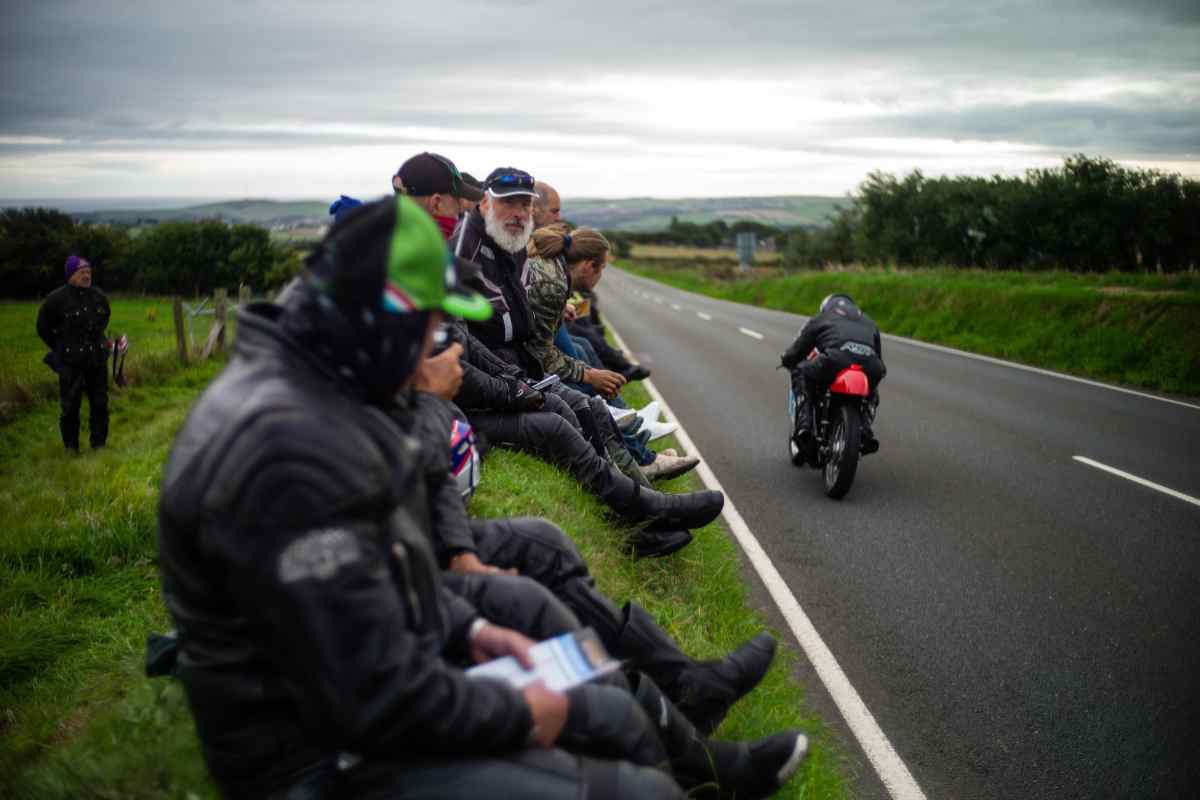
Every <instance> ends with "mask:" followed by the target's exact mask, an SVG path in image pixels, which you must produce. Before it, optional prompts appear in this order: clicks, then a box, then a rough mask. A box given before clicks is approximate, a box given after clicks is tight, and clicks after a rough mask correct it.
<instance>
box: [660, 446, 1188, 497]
mask: <svg viewBox="0 0 1200 800" xmlns="http://www.w3.org/2000/svg"><path fill="white" fill-rule="evenodd" d="M676 435H678V432H676ZM1071 457H1072V458H1074V459H1075V460H1076V461H1078V462H1079V463H1080V464H1087V465H1088V466H1089V467H1095V468H1096V469H1101V470H1104V471H1105V472H1108V473H1110V474H1112V475H1116V476H1117V477H1118V478H1124V479H1125V480H1127V481H1133V482H1134V483H1137V484H1140V485H1142V486H1145V487H1148V488H1150V489H1154V490H1156V491H1159V492H1162V493H1163V494H1169V495H1170V496H1171V497H1174V498H1175V499H1176V500H1182V501H1183V502H1185V503H1191V504H1192V505H1194V506H1200V500H1197V499H1196V498H1195V497H1192V496H1190V495H1186V494H1184V493H1183V492H1177V491H1175V490H1174V489H1170V488H1168V487H1166V486H1163V485H1161V484H1158V483H1155V482H1154V481H1148V480H1146V479H1145V478H1139V477H1138V476H1137V475H1131V474H1130V473H1128V472H1125V471H1124V470H1120V469H1117V468H1116V467H1110V466H1108V465H1107V464H1101V463H1100V462H1099V461H1093V460H1092V459H1090V458H1087V457H1086V456H1071Z"/></svg>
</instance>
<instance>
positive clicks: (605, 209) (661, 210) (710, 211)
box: [74, 195, 847, 231]
mask: <svg viewBox="0 0 1200 800" xmlns="http://www.w3.org/2000/svg"><path fill="white" fill-rule="evenodd" d="M846 202H847V201H846V200H845V198H838V197H820V196H811V195H796V196H790V197H696V198H682V199H661V198H653V197H634V198H627V199H621V200H605V199H586V198H584V199H570V200H569V201H568V202H567V203H565V205H564V208H563V212H564V216H565V217H566V218H567V219H570V220H571V221H572V222H574V223H575V224H577V225H588V226H591V227H594V228H603V229H606V230H627V231H656V230H663V229H665V228H666V227H667V226H668V225H669V224H670V223H671V217H678V218H679V219H680V220H681V221H684V222H696V223H701V224H703V223H706V222H711V221H713V220H716V219H723V220H725V221H726V222H730V223H732V222H736V221H738V220H754V221H756V222H763V223H766V224H769V225H778V226H780V227H784V228H793V227H797V226H807V227H814V226H821V225H825V224H826V223H827V221H828V219H827V218H828V216H829V215H830V214H831V213H833V211H834V210H835V209H836V208H837V206H838V205H845V204H846ZM328 211H329V204H328V203H326V202H324V201H318V200H299V201H279V200H265V199H249V200H233V201H230V202H224V203H204V204H201V205H190V206H184V207H181V208H136V209H120V208H108V209H105V210H100V211H84V212H77V213H75V214H74V216H75V217H77V218H78V219H80V220H81V221H84V222H102V223H113V224H118V225H152V224H154V223H156V222H167V221H170V220H196V219H213V218H216V219H222V220H225V221H226V222H231V223H237V222H250V223H254V224H257V225H263V226H265V227H269V228H272V227H273V228H294V227H304V226H316V225H323V224H325V223H327V222H328V221H329V214H328Z"/></svg>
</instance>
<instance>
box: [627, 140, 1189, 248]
mask: <svg viewBox="0 0 1200 800" xmlns="http://www.w3.org/2000/svg"><path fill="white" fill-rule="evenodd" d="M741 231H753V232H754V233H755V234H757V235H758V237H759V238H760V239H761V238H767V237H774V238H775V239H776V240H777V241H778V242H780V243H783V248H782V250H783V265H784V267H785V268H790V269H804V268H809V269H813V268H820V267H824V266H827V265H830V264H855V263H857V264H868V265H898V266H906V267H922V266H950V267H979V268H985V269H1067V270H1073V271H1077V272H1091V271H1097V272H1104V271H1108V270H1121V271H1130V272H1134V271H1147V272H1148V271H1161V272H1179V271H1183V270H1191V269H1195V268H1196V267H1197V266H1200V181H1196V180H1193V179H1189V178H1184V177H1182V176H1180V175H1175V174H1165V173H1162V172H1159V171H1156V170H1146V169H1130V168H1128V167H1123V166H1121V165H1119V164H1117V163H1115V162H1113V161H1111V160H1109V159H1105V158H1094V157H1089V156H1086V155H1076V156H1072V157H1070V158H1067V159H1065V160H1064V162H1063V164H1062V166H1061V167H1054V168H1048V169H1034V170H1029V171H1027V172H1026V173H1025V174H1024V176H1021V177H1005V176H999V175H996V176H993V177H990V178H982V177H942V178H928V177H926V176H925V175H924V174H923V173H922V172H921V171H920V170H917V171H914V172H912V173H910V174H909V175H907V176H905V177H903V178H897V177H895V176H894V175H891V174H888V173H884V172H872V173H870V174H869V175H868V176H867V178H866V180H865V181H863V183H862V184H861V185H860V186H859V187H858V189H857V190H856V191H855V192H853V193H852V194H851V195H850V196H849V197H848V198H847V202H846V204H845V205H843V206H842V207H840V208H839V209H838V210H837V212H835V213H834V214H833V215H831V216H830V218H829V220H828V223H827V224H826V225H823V226H807V227H798V228H791V229H786V230H785V229H781V228H777V227H773V226H771V225H766V224H763V223H759V222H752V221H746V220H742V221H738V222H735V223H733V224H727V223H725V222H724V221H722V220H715V221H713V222H708V223H695V222H684V221H681V220H679V219H678V218H672V219H671V224H670V226H669V227H668V228H667V229H666V230H661V231H653V232H630V231H612V232H606V235H607V236H609V239H610V241H612V243H613V246H614V250H616V255H617V256H618V257H628V256H629V255H630V251H631V245H632V244H635V243H645V244H671V245H691V246H694V247H722V246H724V247H729V246H732V244H733V241H734V239H735V238H736V234H737V233H739V232H741Z"/></svg>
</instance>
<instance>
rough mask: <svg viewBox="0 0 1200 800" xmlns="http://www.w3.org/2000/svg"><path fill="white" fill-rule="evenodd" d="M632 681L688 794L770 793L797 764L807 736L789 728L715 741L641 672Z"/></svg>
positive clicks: (745, 797) (745, 798) (740, 796)
mask: <svg viewBox="0 0 1200 800" xmlns="http://www.w3.org/2000/svg"><path fill="white" fill-rule="evenodd" d="M632 680H633V681H634V682H635V683H636V686H633V687H632V688H633V692H634V697H636V698H637V701H638V705H640V706H641V707H642V710H643V711H645V712H646V716H647V717H649V718H650V720H651V721H652V722H653V723H654V725H655V727H656V728H657V729H658V735H659V737H660V738H661V739H662V743H663V746H664V747H665V748H666V751H667V756H668V757H669V758H670V760H671V771H672V773H674V775H675V780H676V781H677V782H678V783H679V785H680V786H681V787H683V789H685V790H686V791H687V792H688V797H692V798H695V797H717V798H730V800H735V799H736V800H755V799H756V798H762V797H770V796H771V795H772V794H774V793H775V791H776V790H778V789H779V787H781V786H782V785H783V784H784V783H786V782H787V779H788V778H790V777H791V776H792V774H793V773H795V771H796V770H797V769H798V768H799V767H800V764H801V762H802V761H803V760H804V757H805V755H807V754H808V737H807V736H805V735H804V734H803V733H801V732H799V731H787V732H785V733H777V734H775V735H774V736H767V737H765V738H763V739H758V740H756V741H753V742H716V741H712V740H710V739H705V738H703V737H701V735H700V734H699V732H698V731H697V730H696V729H695V728H694V727H693V726H692V724H691V723H690V722H688V720H687V718H686V717H684V716H683V714H681V713H679V710H678V709H677V708H675V707H674V706H673V705H672V704H671V701H670V700H668V699H667V698H666V697H665V696H664V695H663V694H662V692H661V691H659V689H658V687H657V686H655V685H654V681H652V680H650V678H648V677H647V676H645V675H635V676H633V677H632Z"/></svg>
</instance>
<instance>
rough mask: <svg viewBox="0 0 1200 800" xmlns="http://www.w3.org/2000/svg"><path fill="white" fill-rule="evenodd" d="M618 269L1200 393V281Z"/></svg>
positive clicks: (738, 298)
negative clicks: (832, 309) (843, 311)
mask: <svg viewBox="0 0 1200 800" xmlns="http://www.w3.org/2000/svg"><path fill="white" fill-rule="evenodd" d="M620 266H623V267H626V268H629V269H632V270H634V271H635V272H638V273H639V274H642V275H645V276H646V277H649V278H654V279H656V280H661V281H663V282H664V283H669V284H671V285H673V286H678V287H679V288H682V289H687V290H689V291H695V292H700V293H702V294H707V295H709V296H712V297H719V298H721V299H725V300H733V301H735V302H740V303H749V304H752V305H760V306H764V307H767V308H775V309H779V310H782V311H790V312H793V313H796V314H803V315H805V316H808V315H811V314H813V313H815V310H816V308H817V306H818V305H819V303H820V302H821V299H822V298H823V297H825V296H826V295H828V294H830V293H832V292H848V293H849V294H850V295H851V296H852V297H854V299H855V301H857V302H858V303H859V305H861V306H862V307H863V309H864V310H866V311H867V313H869V314H870V315H871V316H872V317H873V318H874V319H875V320H876V322H878V323H879V326H880V328H882V329H883V331H884V333H891V334H896V335H899V336H909V337H913V338H916V339H922V340H924V341H930V342H937V343H938V344H944V345H948V346H951V347H958V348H962V349H964V350H969V351H972V352H976V353H983V354H985V355H992V356H997V357H1000V358H1005V359H1011V360H1014V361H1020V362H1024V363H1026V364H1033V365H1035V366H1040V367H1046V368H1050V369H1055V370H1059V371H1062V372H1068V373H1072V374H1076V375H1083V376H1087V377H1092V378H1098V379H1101V380H1108V381H1115V382H1118V383H1126V384H1132V385H1136V386H1142V387H1146V388H1149V389H1157V390H1160V391H1164V392H1177V393H1182V394H1190V395H1200V339H1197V337H1195V336H1189V335H1188V332H1191V331H1198V330H1200V276H1195V275H1190V274H1184V275H1177V276H1162V277H1159V276H1156V275H1149V276H1148V275H1136V274H1128V273H1126V274H1122V273H1106V274H1103V275H1101V274H1087V275H1080V274H1074V273H1069V272H1062V271H1058V272H1004V271H993V270H963V269H948V268H945V269H925V270H906V271H891V270H878V269H874V270H854V271H838V272H825V271H823V272H815V273H806V274H786V273H784V272H780V273H778V274H777V275H775V276H771V277H761V276H756V277H754V278H751V279H745V280H739V279H736V278H733V279H731V278H730V277H729V275H732V274H733V273H729V275H726V274H724V273H722V274H717V273H715V272H706V271H704V270H700V269H696V268H694V267H687V268H681V269H663V268H662V267H661V266H659V265H656V266H654V267H648V266H647V267H643V266H640V265H639V264H638V263H637V262H627V263H622V264H621V265H620ZM885 349H886V348H885ZM885 359H886V356H885Z"/></svg>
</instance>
